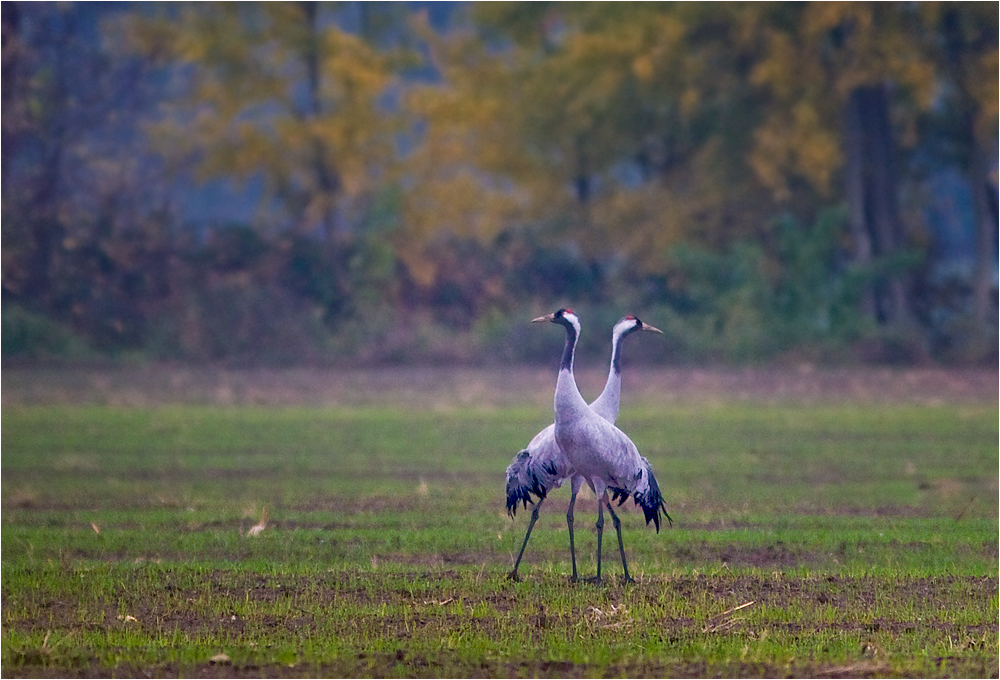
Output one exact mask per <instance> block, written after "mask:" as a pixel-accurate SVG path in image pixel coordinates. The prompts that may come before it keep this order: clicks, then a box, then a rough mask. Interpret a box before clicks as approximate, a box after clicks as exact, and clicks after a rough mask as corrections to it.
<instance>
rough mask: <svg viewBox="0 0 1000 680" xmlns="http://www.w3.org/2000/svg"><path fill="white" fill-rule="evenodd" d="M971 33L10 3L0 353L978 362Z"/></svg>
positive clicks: (580, 10)
mask: <svg viewBox="0 0 1000 680" xmlns="http://www.w3.org/2000/svg"><path fill="white" fill-rule="evenodd" d="M997 11H998V6H997V3H995V2H984V3H936V2H922V3H843V4H842V3H826V2H824V3H777V4H770V3H748V4H733V3H704V4H702V3H634V4H633V3H586V4H574V3H545V2H539V3H524V4H521V3H484V4H472V3H469V4H466V3H455V4H444V5H440V4H433V3H427V4H424V3H386V4H383V3H343V4H326V3H273V4H272V3H219V4H216V3H196V4H191V5H188V4H173V3H169V4H158V3H153V4H142V3H137V4H130V3H113V4H110V5H105V4H103V3H23V4H22V3H18V2H4V3H3V4H2V14H3V17H2V18H3V73H2V84H3V102H2V108H3V116H2V123H3V140H2V157H3V168H2V182H3V195H2V210H3V214H2V227H3V243H2V253H3V272H2V274H3V315H2V318H3V331H2V338H3V353H4V356H5V357H20V358H27V359H37V358H45V357H70V358H73V357H77V358H93V357H99V356H103V357H107V356H111V357H122V356H125V357H137V358H141V359H147V358H148V359H158V360H195V361H231V362H271V363H294V362H325V361H351V362H379V361H442V362H444V361H488V360H495V361H513V360H517V361H523V360H533V359H540V358H541V359H552V347H551V345H552V338H551V337H550V336H548V334H545V333H539V332H532V331H531V330H529V329H528V327H527V325H526V323H525V322H526V320H527V319H529V318H531V316H532V315H534V314H537V313H542V312H546V311H551V310H552V309H554V308H555V307H557V306H560V305H572V306H573V307H574V308H576V309H577V311H578V312H580V314H581V316H582V318H583V319H584V322H585V323H586V325H587V329H588V332H587V333H585V334H584V338H583V339H584V341H585V345H584V346H583V347H582V349H581V351H582V352H585V353H592V354H594V355H600V356H603V355H604V354H606V351H607V350H606V344H607V338H606V337H605V336H606V335H607V331H608V330H609V329H610V326H611V324H612V323H613V322H614V321H615V320H616V319H617V318H618V317H619V316H620V315H621V314H623V313H625V312H628V311H631V312H635V313H638V314H640V315H642V316H643V318H645V319H646V320H648V321H649V322H651V323H654V324H655V325H657V326H659V327H661V328H662V329H663V330H664V331H665V332H666V333H667V336H668V337H667V341H666V342H663V343H637V344H636V347H635V348H634V354H635V356H637V357H638V356H639V355H640V354H643V353H644V356H645V357H646V358H656V359H658V360H668V361H699V362H704V361H716V360H723V361H733V362H746V361H762V360H763V361H769V360H812V361H838V362H843V361H864V362H897V363H908V362H927V361H943V362H966V363H968V362H972V363H982V362H987V363H995V362H996V356H997V223H998V218H997V117H998V92H997V87H998V75H1000V74H998V71H1000V69H998V56H997V54H998V52H997V34H998V16H997ZM640 344H641V345H643V347H641V348H640V347H639V346H638V345H640ZM631 351H632V350H630V352H631Z"/></svg>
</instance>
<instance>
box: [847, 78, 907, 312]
mask: <svg viewBox="0 0 1000 680" xmlns="http://www.w3.org/2000/svg"><path fill="white" fill-rule="evenodd" d="M846 142H847V154H846V156H847V200H848V205H849V213H850V223H851V234H852V237H853V238H854V245H855V258H856V261H857V262H858V263H859V264H861V265H862V266H864V265H868V264H870V263H871V262H872V260H873V258H885V257H888V256H891V255H893V254H895V253H897V252H898V251H899V249H900V248H901V247H902V245H903V244H904V241H905V239H904V237H903V233H902V232H903V230H902V223H901V221H900V219H899V201H898V198H897V195H896V174H895V170H894V168H893V157H894V155H895V145H894V144H893V138H892V128H891V124H890V122H889V104H888V95H887V92H886V87H885V85H884V84H879V85H865V86H861V87H858V88H856V89H855V90H854V91H853V92H852V93H851V95H850V97H849V99H848V102H847V139H846ZM862 305H863V309H864V312H865V313H866V314H868V315H869V316H872V315H874V316H876V318H878V319H879V320H880V321H883V322H884V323H886V324H897V323H908V322H909V320H910V313H909V301H908V297H907V290H906V283H905V280H904V277H902V276H901V275H898V274H896V275H890V276H887V277H886V278H885V280H883V281H880V282H878V283H876V285H875V287H874V289H872V290H869V291H866V293H865V296H864V298H863V300H862Z"/></svg>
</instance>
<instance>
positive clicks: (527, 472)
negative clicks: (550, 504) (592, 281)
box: [507, 315, 663, 581]
mask: <svg viewBox="0 0 1000 680" xmlns="http://www.w3.org/2000/svg"><path fill="white" fill-rule="evenodd" d="M636 331H648V332H653V333H661V334H662V332H663V331H661V330H660V329H658V328H655V327H653V326H650V325H649V324H647V323H644V322H643V321H641V320H640V319H638V318H637V317H635V316H632V315H628V316H626V317H624V318H622V319H621V320H619V321H618V323H616V324H615V326H614V328H613V329H612V333H611V362H610V367H609V369H608V379H607V382H606V383H605V385H604V389H603V390H602V391H601V394H600V396H598V397H597V399H595V400H594V401H593V402H592V403H591V404H590V407H589V408H590V409H591V410H592V411H593V412H594V413H596V414H597V415H598V416H600V417H601V418H603V419H604V420H606V421H608V422H610V423H614V422H615V419H616V418H617V417H618V410H619V405H620V402H621V381H622V379H621V346H622V343H623V342H624V340H625V338H627V337H628V336H629V335H631V334H632V333H634V332H636ZM555 433H556V428H555V423H553V424H551V425H549V426H548V427H546V428H545V429H544V430H542V431H541V432H539V433H538V434H537V435H535V437H534V438H533V439H532V440H531V442H530V443H529V444H528V446H527V447H526V448H525V449H524V450H522V451H521V452H520V453H518V454H517V456H515V458H514V460H513V461H511V464H510V465H509V466H508V467H507V513H508V514H509V515H510V516H511V517H513V516H514V515H515V514H516V513H517V506H518V503H522V504H523V505H524V507H525V508H527V507H528V503H532V504H533V506H534V507H533V508H532V511H531V521H530V522H529V524H528V529H527V531H526V533H525V536H524V541H523V542H522V544H521V550H520V552H519V553H518V555H517V559H516V560H515V562H514V568H513V569H512V570H511V571H510V573H509V574H508V576H509V577H510V578H511V579H514V580H517V579H518V574H517V569H518V566H519V565H520V563H521V558H522V557H523V556H524V549H525V547H527V545H528V539H529V538H530V537H531V530H532V528H533V527H534V525H535V522H536V521H537V520H538V514H539V512H540V510H541V507H542V503H543V502H544V501H545V498H546V497H547V495H548V493H549V492H550V491H552V490H553V489H557V488H559V487H561V486H562V485H563V483H564V482H565V481H566V480H567V479H569V478H570V477H571V476H572V472H573V467H572V465H571V464H570V462H569V459H568V458H567V457H566V455H565V454H563V452H562V450H561V449H560V448H559V445H558V444H557V443H556V434H555ZM583 483H584V479H583V478H582V477H579V476H577V477H573V483H572V485H571V489H572V491H571V496H570V502H569V508H568V510H567V513H566V522H567V525H568V526H569V529H570V545H571V548H572V543H573V506H574V505H575V503H576V496H577V494H578V493H579V491H580V489H581V488H582V486H583ZM532 495H534V496H535V497H537V499H538V500H537V501H534V500H533V499H532ZM570 552H571V554H572V558H573V576H572V579H573V580H574V581H575V580H576V579H577V570H576V555H575V551H574V550H572V549H571V551H570Z"/></svg>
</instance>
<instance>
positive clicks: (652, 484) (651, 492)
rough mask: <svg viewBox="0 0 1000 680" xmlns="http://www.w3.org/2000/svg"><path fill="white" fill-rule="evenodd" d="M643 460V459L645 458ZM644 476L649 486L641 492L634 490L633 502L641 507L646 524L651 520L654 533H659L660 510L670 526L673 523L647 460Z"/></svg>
mask: <svg viewBox="0 0 1000 680" xmlns="http://www.w3.org/2000/svg"><path fill="white" fill-rule="evenodd" d="M643 460H644V461H645V459H643ZM646 476H647V477H648V478H649V487H648V488H647V489H646V490H645V491H642V492H639V491H636V492H635V494H634V496H633V499H634V500H635V504H636V505H638V506H639V507H641V508H642V512H643V514H644V515H645V516H646V524H649V520H653V524H655V525H656V533H659V532H660V511H661V510H662V511H663V515H664V516H665V517H666V518H667V522H668V523H669V524H670V526H673V525H674V520H673V519H672V518H671V517H670V514H669V513H668V512H667V506H666V503H664V501H663V495H662V494H661V493H660V485H659V484H657V483H656V477H654V476H653V471H652V470H650V469H649V464H648V462H647V463H646ZM623 501H624V499H623ZM619 505H621V503H619Z"/></svg>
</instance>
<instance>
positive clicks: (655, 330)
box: [639, 322, 663, 335]
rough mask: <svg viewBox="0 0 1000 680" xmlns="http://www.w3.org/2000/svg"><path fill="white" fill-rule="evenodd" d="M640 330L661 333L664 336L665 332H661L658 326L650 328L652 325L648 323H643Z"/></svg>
mask: <svg viewBox="0 0 1000 680" xmlns="http://www.w3.org/2000/svg"><path fill="white" fill-rule="evenodd" d="M639 330H640V331H650V332H652V333H659V334H660V335H663V331H661V330H660V329H659V328H657V327H656V326H650V325H649V324H648V323H646V322H642V325H641V326H639Z"/></svg>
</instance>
